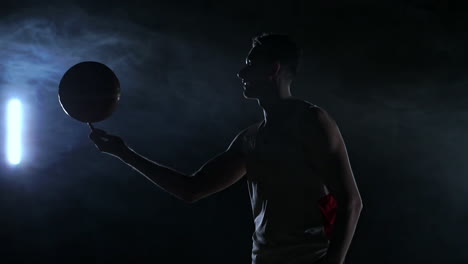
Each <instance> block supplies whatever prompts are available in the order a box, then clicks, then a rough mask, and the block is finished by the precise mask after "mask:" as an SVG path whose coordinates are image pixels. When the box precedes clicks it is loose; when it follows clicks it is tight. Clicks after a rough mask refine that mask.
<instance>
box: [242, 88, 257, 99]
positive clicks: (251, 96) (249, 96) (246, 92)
mask: <svg viewBox="0 0 468 264" xmlns="http://www.w3.org/2000/svg"><path fill="white" fill-rule="evenodd" d="M243 94H244V98H245V99H258V96H257V95H255V94H252V93H251V92H249V91H248V90H244V93H243Z"/></svg>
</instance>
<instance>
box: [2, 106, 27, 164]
mask: <svg viewBox="0 0 468 264" xmlns="http://www.w3.org/2000/svg"><path fill="white" fill-rule="evenodd" d="M6 117H7V126H6V127H7V133H6V134H7V138H6V143H7V144H6V146H7V147H6V152H7V160H8V162H9V163H10V164H12V165H18V164H19V163H20V162H21V152H22V149H21V148H22V146H21V133H22V131H21V130H22V123H23V112H22V106H21V102H20V100H18V99H11V100H10V101H9V102H8V104H7V116H6Z"/></svg>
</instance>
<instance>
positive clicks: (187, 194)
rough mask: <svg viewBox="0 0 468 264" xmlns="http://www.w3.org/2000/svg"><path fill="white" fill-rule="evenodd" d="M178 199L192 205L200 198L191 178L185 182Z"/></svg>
mask: <svg viewBox="0 0 468 264" xmlns="http://www.w3.org/2000/svg"><path fill="white" fill-rule="evenodd" d="M179 198H180V199H181V200H182V201H183V202H185V203H188V204H193V203H195V202H197V201H199V200H200V199H201V198H202V197H201V196H200V192H198V191H197V188H196V185H195V184H194V181H193V178H189V180H188V181H187V182H186V185H185V188H184V189H183V192H182V195H181V196H180V197H179Z"/></svg>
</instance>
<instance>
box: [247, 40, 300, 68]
mask: <svg viewBox="0 0 468 264" xmlns="http://www.w3.org/2000/svg"><path fill="white" fill-rule="evenodd" d="M258 46H262V47H263V48H266V49H267V56H268V59H269V60H279V62H280V63H281V64H283V65H288V66H289V68H290V70H291V73H292V74H293V76H295V75H296V73H297V70H298V68H299V63H300V57H301V56H302V49H301V48H300V47H299V46H298V45H297V44H296V42H295V41H294V40H293V39H292V38H291V37H290V36H288V35H286V34H278V33H262V34H260V35H258V36H255V37H253V38H252V47H258Z"/></svg>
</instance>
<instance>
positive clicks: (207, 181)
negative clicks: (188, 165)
mask: <svg viewBox="0 0 468 264" xmlns="http://www.w3.org/2000/svg"><path fill="white" fill-rule="evenodd" d="M245 132H246V130H243V131H241V132H240V133H238V134H237V136H236V137H235V138H234V139H233V140H232V142H231V144H230V145H229V147H228V148H227V149H226V150H225V151H224V152H221V153H220V154H218V155H216V156H215V157H213V158H212V159H210V160H208V161H207V162H206V163H205V164H204V165H203V166H202V167H201V168H200V169H199V170H198V171H196V172H195V173H193V174H192V176H191V177H190V178H189V179H190V180H189V181H190V186H191V187H190V188H191V190H192V195H191V199H190V200H192V201H196V200H199V199H202V198H204V197H206V196H209V195H211V194H213V193H216V192H219V191H222V190H224V189H226V188H227V187H229V186H231V185H232V184H234V183H236V182H237V181H238V180H240V179H241V178H242V177H243V176H244V175H245V173H246V166H245V153H244V151H243V145H244V144H243V141H244V138H243V135H244V133H245Z"/></svg>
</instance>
